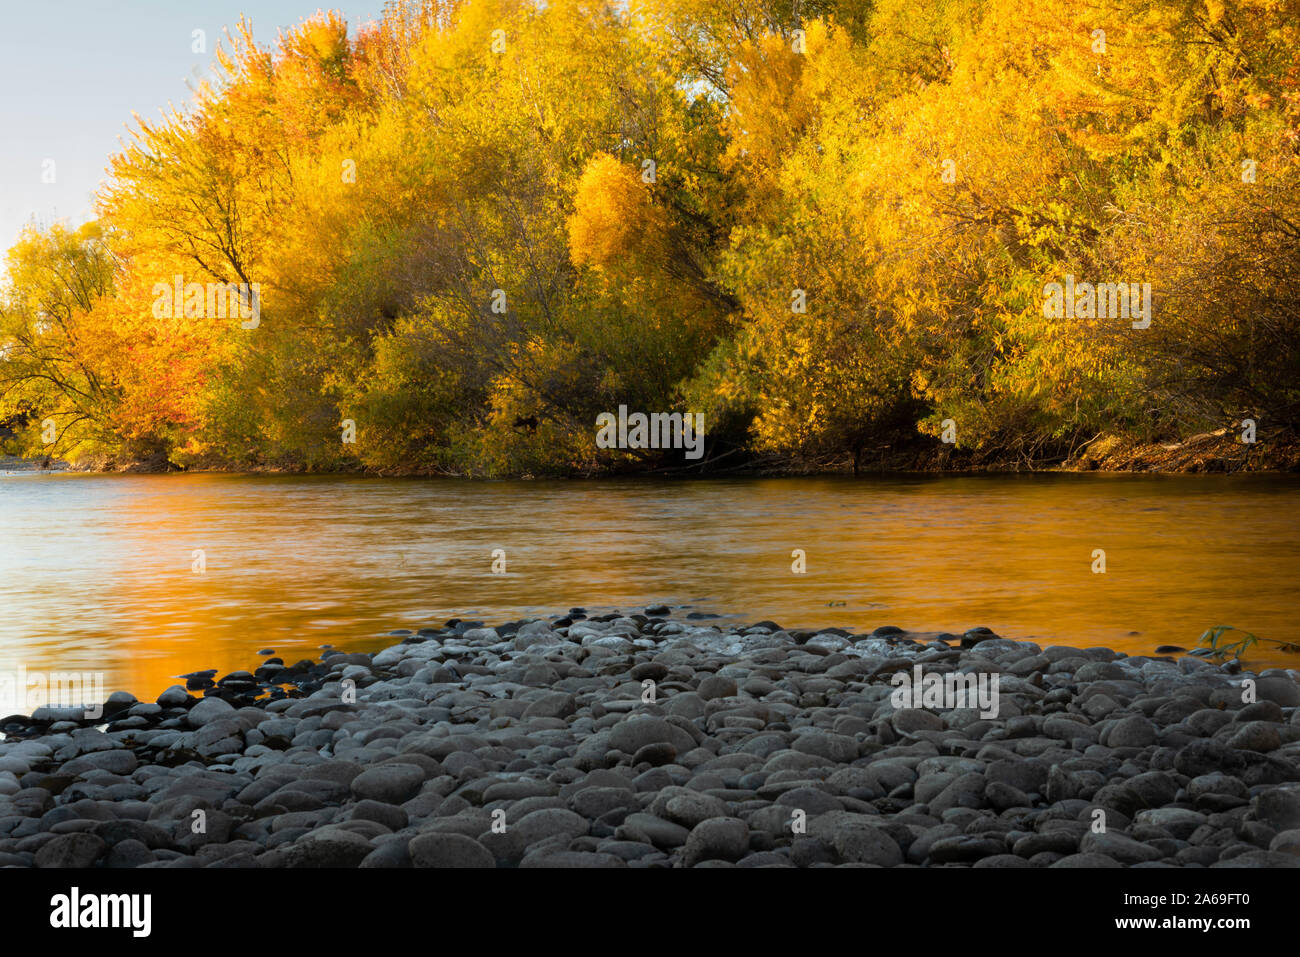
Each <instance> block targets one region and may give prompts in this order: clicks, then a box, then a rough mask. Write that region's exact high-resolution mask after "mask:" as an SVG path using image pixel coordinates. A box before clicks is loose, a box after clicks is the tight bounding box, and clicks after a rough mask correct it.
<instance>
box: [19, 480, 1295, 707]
mask: <svg viewBox="0 0 1300 957" xmlns="http://www.w3.org/2000/svg"><path fill="white" fill-rule="evenodd" d="M1297 516H1300V480H1297V479H1296V478H1294V477H1290V476H1136V475H1106V474H1100V475H1099V474H1089V475H1078V474H1059V475H1033V476H1007V475H996V476H991V475H977V476H955V477H911V476H892V477H886V478H878V477H873V478H864V479H849V478H840V477H834V478H781V479H718V480H708V481H674V482H666V481H640V480H632V481H593V482H470V481H457V480H420V479H369V478H355V477H337V476H330V477H314V476H313V477H301V476H289V477H284V476H235V475H207V474H191V475H144V476H108V475H81V474H75V475H74V474H38V473H15V474H9V475H0V671H6V670H7V671H11V672H12V671H15V670H16V669H18V668H20V667H21V668H25V669H26V670H27V672H29V673H31V672H46V673H48V672H54V671H77V672H103V673H104V674H105V679H104V680H105V682H106V685H107V690H113V689H116V688H123V689H126V690H130V691H132V692H133V693H135V694H137V695H139V696H140V697H145V696H146V695H149V696H152V695H155V694H157V693H158V692H159V691H160V690H162V689H163V688H165V687H167V686H168V685H170V684H174V683H175V682H174V681H173V680H172V679H173V676H175V675H177V674H179V673H182V672H185V671H192V670H197V669H201V668H206V667H212V668H219V669H221V670H222V671H223V672H225V671H228V670H234V669H240V668H243V669H249V670H251V669H252V667H253V666H255V665H256V664H257V662H258V661H259V658H258V655H257V652H258V651H259V650H261V649H263V648H272V649H274V650H275V651H276V653H277V654H279V655H280V656H281V657H283V658H284V659H285V660H286V662H290V663H292V662H293V661H294V660H297V659H298V658H302V657H315V656H317V655H318V654H319V650H320V646H321V645H323V644H332V645H334V646H335V647H339V648H343V649H355V650H371V649H375V648H379V647H383V646H385V645H386V644H391V643H392V642H393V641H394V639H392V638H386V637H384V635H385V633H386V632H388V631H390V630H392V629H396V628H412V629H414V628H420V627H425V626H429V625H433V624H440V623H442V622H443V621H445V620H446V619H448V618H451V617H461V618H480V619H484V620H486V621H488V622H497V621H502V620H506V619H509V618H516V617H520V616H524V615H541V614H543V613H548V612H553V611H564V610H567V609H568V608H569V607H571V606H574V605H581V606H583V607H585V608H587V609H588V610H589V611H590V612H591V613H593V614H595V613H597V612H598V611H608V610H611V609H614V608H617V609H620V610H623V611H639V610H641V608H642V607H643V606H644V605H646V604H648V603H656V602H665V603H668V604H671V605H674V606H691V607H690V608H689V609H685V610H686V611H698V612H705V613H717V614H723V615H727V616H734V618H735V619H736V620H740V621H745V622H753V621H757V620H759V619H763V618H770V619H774V620H776V621H777V622H779V623H781V624H782V625H784V626H787V627H820V626H830V625H838V626H842V627H845V628H850V629H852V630H855V631H867V630H870V629H873V628H875V627H877V626H879V625H884V624H890V625H897V626H899V627H902V628H905V629H908V630H913V631H924V632H940V631H951V632H958V633H959V632H961V631H964V630H965V629H967V628H971V627H974V626H977V625H985V626H988V627H990V628H992V629H993V630H994V631H996V632H998V633H999V634H1001V635H1004V636H1007V637H1014V638H1023V639H1032V640H1035V641H1039V642H1043V643H1049V644H1050V643H1070V644H1083V645H1105V646H1107V647H1110V648H1114V649H1116V650H1122V651H1127V652H1129V653H1133V654H1136V653H1151V652H1152V651H1153V650H1154V648H1155V647H1156V646H1157V645H1161V644H1175V645H1181V646H1184V647H1188V648H1190V647H1193V646H1194V645H1195V643H1196V641H1197V639H1198V637H1199V636H1200V635H1201V634H1202V632H1204V631H1205V629H1206V628H1209V627H1211V626H1214V625H1232V626H1235V627H1238V628H1242V629H1245V630H1247V631H1251V632H1254V633H1255V634H1257V635H1260V636H1266V637H1269V638H1278V639H1284V640H1300V626H1298V625H1297V615H1296V610H1295V597H1296V577H1297V572H1300V520H1298V519H1297ZM497 549H501V550H503V551H504V561H505V573H504V574H495V573H494V572H493V552H494V550H497ZM796 549H798V550H801V551H802V552H803V555H804V562H805V566H806V571H805V572H804V573H803V574H798V573H795V572H794V571H793V570H792V565H793V564H794V563H795V561H796V559H795V557H793V553H794V551H795V550H796ZM1098 549H1100V550H1102V551H1104V553H1105V571H1104V573H1100V572H1094V571H1093V568H1094V566H1095V565H1097V560H1096V558H1095V557H1094V552H1095V550H1098ZM196 550H201V552H202V556H201V557H202V563H201V570H196V568H198V567H199V565H200V563H199V556H197V555H196ZM499 564H500V562H499V561H498V566H499ZM1251 661H1252V663H1259V664H1265V663H1267V664H1274V665H1284V666H1287V667H1292V668H1295V667H1300V655H1294V654H1286V653H1282V652H1277V651H1270V652H1264V653H1259V654H1255V655H1253V656H1252V657H1251Z"/></svg>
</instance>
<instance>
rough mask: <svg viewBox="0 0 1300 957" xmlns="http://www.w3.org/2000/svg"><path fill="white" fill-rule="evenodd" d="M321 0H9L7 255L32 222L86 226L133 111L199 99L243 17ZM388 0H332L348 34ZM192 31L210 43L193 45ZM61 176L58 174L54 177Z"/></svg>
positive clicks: (2, 104) (0, 154)
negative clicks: (218, 53)
mask: <svg viewBox="0 0 1300 957" xmlns="http://www.w3.org/2000/svg"><path fill="white" fill-rule="evenodd" d="M320 6H321V3H320V0H37V2H33V0H0V253H2V252H3V251H4V250H7V249H8V248H9V247H10V246H12V245H13V244H14V242H15V241H16V240H17V238H18V234H19V232H20V230H21V229H22V228H23V227H24V226H25V225H27V224H28V223H30V222H33V221H35V222H37V223H38V224H40V225H43V226H45V225H49V224H51V223H53V222H56V221H59V220H63V221H66V222H67V223H68V224H69V225H72V226H77V225H80V224H81V223H83V222H85V221H86V220H88V219H91V218H93V216H94V207H93V199H92V194H93V193H94V191H95V189H96V188H97V186H98V185H99V183H100V181H101V180H102V179H103V178H104V177H105V175H106V173H105V170H106V169H107V167H108V159H109V156H110V155H112V154H113V153H115V152H117V150H118V149H119V148H120V145H121V142H122V141H124V140H126V138H127V137H128V131H127V128H128V126H129V125H130V123H131V115H132V113H133V112H135V113H139V114H140V115H141V116H142V117H144V118H145V119H156V118H158V117H159V116H160V115H161V113H162V111H163V110H164V109H166V108H167V106H168V105H169V104H171V105H175V106H176V107H178V108H182V107H185V106H187V105H188V104H190V103H191V102H192V100H193V93H192V91H191V87H192V86H195V85H197V79H198V77H202V76H207V75H209V74H210V72H211V67H212V63H213V52H214V50H215V49H216V45H217V43H218V42H220V40H221V39H222V37H223V36H224V30H225V28H226V27H228V26H229V27H233V26H234V24H236V23H237V22H238V21H239V17H240V14H241V13H242V14H244V15H246V16H247V17H248V18H249V20H250V21H251V22H252V25H253V36H254V37H255V38H256V39H257V40H258V42H259V43H261V44H263V45H267V46H270V45H273V44H274V42H275V37H276V33H277V32H278V31H279V30H280V29H281V28H284V27H290V26H294V25H296V24H297V23H299V22H300V21H302V20H303V19H305V18H307V17H309V16H311V15H312V14H314V13H315V12H316V11H317V10H318V9H319V8H320ZM383 6H384V0H335V2H333V3H330V4H327V5H326V9H335V10H339V11H340V12H342V13H343V15H344V16H345V17H346V19H347V21H348V27H349V30H350V31H351V32H355V30H356V28H357V26H358V25H361V24H364V23H366V22H367V21H369V20H372V19H375V18H377V17H378V16H379V15H380V13H381V12H382V11H383ZM195 30H203V31H204V32H205V37H204V39H205V40H206V52H204V53H196V52H194V46H195V43H196V39H195V37H194V31H195ZM50 180H52V181H50Z"/></svg>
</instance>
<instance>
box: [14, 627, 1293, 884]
mask: <svg viewBox="0 0 1300 957" xmlns="http://www.w3.org/2000/svg"><path fill="white" fill-rule="evenodd" d="M645 612H646V613H645V614H641V613H637V614H627V615H619V614H595V613H594V612H593V613H591V615H590V617H589V616H588V613H587V612H585V611H583V610H581V609H577V610H575V611H574V612H571V613H569V614H567V615H564V616H563V617H560V616H556V617H553V618H550V619H540V620H530V621H522V622H510V623H505V624H497V625H491V624H488V623H484V622H467V621H466V622H462V621H455V622H453V623H450V624H449V625H448V626H444V627H438V628H430V627H425V628H420V629H419V630H408V629H401V630H400V631H396V632H394V633H393V635H394V640H395V641H397V642H398V643H396V644H394V645H393V646H392V647H390V648H387V649H385V650H384V651H381V652H379V653H377V654H373V655H371V654H345V653H342V652H338V651H334V650H332V649H331V650H327V651H326V653H325V654H324V656H323V657H322V659H321V660H320V661H318V662H313V661H299V662H295V663H293V664H289V665H285V664H284V662H282V661H280V660H279V659H272V660H270V661H266V662H264V663H263V664H261V665H260V666H258V667H257V669H256V670H255V671H253V672H237V673H234V674H230V675H225V676H218V675H217V674H216V673H214V672H207V671H196V672H192V673H190V674H189V675H187V676H186V678H185V681H186V685H188V686H189V690H187V688H186V687H185V686H181V685H178V686H176V687H173V688H170V689H168V690H167V691H165V692H164V693H163V694H161V695H160V696H159V697H158V699H157V701H156V702H138V701H136V700H135V699H134V698H133V697H131V696H130V695H125V694H122V693H118V694H116V695H114V696H113V697H112V698H110V699H109V702H108V703H107V704H106V706H105V710H104V714H103V716H102V717H99V718H96V719H95V720H93V721H91V720H79V719H77V716H75V715H73V716H69V715H66V714H63V713H57V714H56V713H54V712H53V711H50V710H47V711H45V712H43V713H42V712H38V713H36V714H35V715H33V716H31V717H20V716H10V717H8V718H4V719H3V722H2V723H3V730H4V732H5V735H6V738H5V740H4V741H3V742H0V866H17V867H103V868H119V867H290V868H292V867H384V868H387V867H479V868H490V867H539V866H540V867H819V866H854V867H860V866H868V867H871V866H882V867H909V866H924V867H1078V866H1092V867H1097V866H1101V867H1138V868H1151V867H1171V866H1172V867H1187V866H1196V867H1219V868H1222V867H1295V866H1300V685H1298V684H1297V680H1296V678H1297V676H1296V674H1295V673H1294V672H1288V671H1285V670H1282V669H1269V670H1266V671H1263V672H1260V673H1258V674H1257V673H1254V672H1250V671H1243V670H1240V669H1239V668H1237V669H1229V668H1222V667H1217V666H1215V665H1213V664H1211V663H1209V662H1207V661H1205V660H1203V659H1201V658H1197V657H1193V656H1188V657H1182V658H1177V659H1175V658H1170V657H1165V656H1163V655H1162V656H1161V657H1156V658H1149V657H1129V656H1125V655H1122V654H1118V653H1115V652H1112V651H1110V650H1108V649H1104V648H1069V647H1062V646H1048V647H1040V646H1038V645H1035V644H1032V643H1029V642H1016V641H1009V640H1006V639H1002V638H1000V637H998V636H997V635H996V634H994V633H993V632H991V631H989V630H988V629H987V628H972V629H971V630H969V631H968V632H966V633H965V634H964V636H957V635H949V636H946V637H947V640H946V641H938V640H928V639H926V640H917V639H914V638H912V637H910V636H909V634H908V633H907V632H905V631H901V630H899V629H897V628H891V627H882V628H878V629H876V630H875V631H874V632H872V633H870V634H849V633H846V632H844V631H843V630H841V629H829V630H825V631H821V632H813V631H806V630H797V629H790V630H783V629H782V628H781V627H780V626H779V625H777V624H776V623H774V622H771V621H764V622H761V623H760V624H758V625H754V626H750V627H737V626H731V625H726V624H722V623H720V622H719V621H717V620H702V619H699V618H690V617H688V616H683V615H680V614H678V615H677V616H676V617H674V616H673V613H672V612H671V610H670V609H668V608H667V607H666V606H653V607H651V608H648V609H645ZM269 652H270V649H266V650H264V651H263V652H262V654H263V655H266V654H268V653H269ZM191 692H194V693H191Z"/></svg>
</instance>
